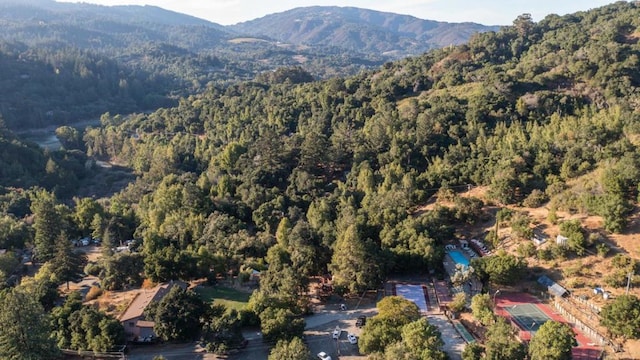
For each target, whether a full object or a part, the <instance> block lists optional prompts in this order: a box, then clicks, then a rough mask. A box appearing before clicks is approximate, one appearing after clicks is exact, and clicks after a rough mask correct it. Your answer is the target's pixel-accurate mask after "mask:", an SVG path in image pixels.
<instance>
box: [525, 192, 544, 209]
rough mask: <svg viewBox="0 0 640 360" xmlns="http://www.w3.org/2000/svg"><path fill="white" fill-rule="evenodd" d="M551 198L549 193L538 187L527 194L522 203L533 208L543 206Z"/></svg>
mask: <svg viewBox="0 0 640 360" xmlns="http://www.w3.org/2000/svg"><path fill="white" fill-rule="evenodd" d="M548 200H549V197H548V196H547V194H545V193H544V192H542V191H541V190H538V189H533V191H532V192H531V193H530V194H529V196H527V197H526V198H525V199H524V201H522V205H524V206H526V207H531V208H537V207H540V206H542V204H544V203H545V202H547V201H548Z"/></svg>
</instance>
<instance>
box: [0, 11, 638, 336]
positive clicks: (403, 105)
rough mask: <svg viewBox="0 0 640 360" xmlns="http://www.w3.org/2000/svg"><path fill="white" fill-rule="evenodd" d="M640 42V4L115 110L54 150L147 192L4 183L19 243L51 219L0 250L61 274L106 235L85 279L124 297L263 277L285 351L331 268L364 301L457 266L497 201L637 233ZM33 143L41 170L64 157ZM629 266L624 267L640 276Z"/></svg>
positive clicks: (522, 260) (284, 71)
mask: <svg viewBox="0 0 640 360" xmlns="http://www.w3.org/2000/svg"><path fill="white" fill-rule="evenodd" d="M639 39H640V6H639V5H637V4H636V3H629V2H618V3H615V4H612V5H608V6H604V7H601V8H598V9H594V10H590V11H588V12H578V13H575V14H570V15H566V16H556V15H550V16H548V17H546V18H545V19H543V20H541V21H540V22H538V23H534V22H533V21H532V20H531V18H530V17H529V16H527V15H526V14H525V15H522V16H520V17H518V18H517V19H515V20H514V23H513V26H508V27H504V28H502V29H500V30H499V31H498V32H487V33H481V34H476V35H474V36H473V37H472V38H471V39H470V40H469V41H468V42H467V43H466V44H462V45H457V46H449V47H446V48H443V49H439V50H433V51H430V52H428V53H426V54H423V55H420V56H416V57H412V58H408V59H404V60H401V61H397V62H388V63H385V64H384V65H383V66H382V67H380V68H378V69H376V70H370V71H367V72H361V73H359V74H358V75H354V76H349V77H335V78H331V79H327V80H322V81H311V80H312V76H310V75H309V73H308V72H306V71H305V70H303V69H301V68H281V69H279V70H277V71H275V72H273V73H268V74H263V75H262V76H258V77H256V78H255V79H253V80H252V81H245V82H238V83H234V84H227V85H225V86H216V85H214V84H212V85H211V86H209V87H208V88H207V90H206V91H204V92H202V93H201V94H198V95H192V96H189V97H185V98H181V99H180V100H179V103H178V105H177V106H176V107H172V108H164V109H160V110H158V111H155V112H153V113H149V114H145V113H139V114H133V115H130V116H120V115H112V114H105V115H103V116H102V119H101V123H102V126H100V127H95V128H88V129H87V130H86V131H85V133H84V134H83V137H82V139H83V142H84V144H80V146H78V145H77V144H76V147H77V148H79V149H78V150H76V151H75V152H68V151H67V150H62V151H61V152H57V153H55V156H67V155H68V154H72V153H77V152H83V151H85V154H86V156H87V157H88V158H93V159H99V160H109V161H112V162H115V163H118V164H121V165H124V166H127V167H129V168H131V169H132V171H134V172H135V173H136V174H137V176H138V177H137V179H136V180H135V181H134V182H132V183H131V184H129V186H128V187H127V188H126V189H124V190H123V191H121V192H120V193H118V194H116V195H114V196H113V197H110V198H108V199H100V200H95V199H89V198H87V199H77V198H76V199H74V200H73V202H71V201H65V202H64V203H63V202H62V200H63V199H56V196H58V197H60V198H63V197H64V195H66V194H65V193H64V192H61V191H60V189H56V188H55V187H54V186H51V184H41V185H42V186H44V187H45V188H46V190H31V191H29V192H26V193H25V192H21V191H15V189H6V191H5V194H2V195H1V196H0V205H1V206H0V209H2V210H3V211H4V212H5V218H4V223H5V224H7V225H6V226H5V227H4V228H3V229H4V231H5V233H6V234H8V235H7V236H6V238H7V239H15V238H16V235H15V234H23V233H22V232H21V231H23V228H22V227H20V224H22V222H21V220H20V219H21V217H22V216H24V215H27V214H29V213H33V214H35V219H36V222H35V223H34V224H33V229H34V232H33V237H32V238H31V237H30V236H31V235H29V236H25V237H24V238H23V241H22V244H20V243H19V242H18V243H17V244H16V245H14V242H9V241H8V240H7V241H6V242H5V244H2V243H0V247H3V246H5V247H9V248H11V247H15V248H18V247H19V246H21V245H24V242H25V239H26V242H31V243H33V244H34V247H35V252H36V254H37V256H38V259H39V260H41V261H50V260H51V261H52V259H54V258H56V255H55V254H57V253H56V252H57V251H58V250H59V249H58V248H57V247H56V246H55V245H56V244H59V243H61V241H60V239H61V238H62V239H65V236H66V235H68V234H72V235H73V236H81V235H82V236H86V235H89V234H92V235H93V236H94V237H101V238H102V240H103V249H104V254H103V255H104V257H103V258H102V259H101V260H100V261H99V262H96V263H95V264H91V265H90V266H88V267H87V268H86V269H85V270H86V271H87V272H88V273H90V274H94V275H97V276H99V277H100V279H101V281H102V282H103V283H102V286H103V287H104V288H105V289H107V290H110V289H122V288H125V287H129V286H139V285H140V284H141V282H142V281H143V279H148V280H151V281H153V282H162V281H168V280H173V279H176V278H179V279H182V280H191V279H197V278H204V277H208V278H209V279H210V280H211V281H212V282H213V281H215V276H216V275H217V274H234V275H238V274H240V275H241V276H246V277H248V276H249V274H250V272H251V271H252V269H257V270H260V271H262V272H261V275H260V277H261V278H260V287H259V289H258V290H256V291H255V292H254V293H253V295H252V297H251V300H250V301H249V309H248V310H247V311H246V312H244V313H242V314H240V315H238V316H239V318H242V319H243V321H246V323H252V324H255V323H258V322H260V321H262V324H263V326H264V327H265V328H266V327H267V326H266V325H265V324H267V323H268V324H269V326H272V328H270V330H271V331H272V332H271V333H268V332H267V331H266V330H264V329H263V333H264V334H265V335H264V336H265V339H269V340H275V339H278V338H279V337H278V336H281V338H286V337H287V336H288V338H290V337H291V336H293V335H291V333H300V332H301V328H303V327H304V326H302V327H301V326H300V325H301V324H300V322H299V320H300V319H299V318H298V316H299V315H301V314H303V313H305V311H307V310H308V307H307V305H308V302H307V301H308V298H306V297H305V296H303V294H304V293H306V291H307V285H308V281H309V276H312V275H323V274H327V273H329V274H330V275H331V276H332V284H333V286H334V287H335V290H336V292H338V293H340V294H347V293H359V292H362V291H364V290H367V289H378V286H379V285H380V283H381V281H382V280H383V279H385V278H387V277H388V276H390V275H392V274H402V273H406V272H420V271H425V272H426V271H429V270H431V271H433V272H435V273H442V259H443V256H444V246H443V245H444V243H445V242H446V241H449V240H451V239H453V238H454V237H455V230H456V228H457V227H462V226H464V225H466V224H473V223H476V222H478V221H480V220H481V219H482V217H483V207H484V206H485V205H492V206H496V207H498V208H499V207H503V206H506V205H512V204H523V203H524V204H528V206H532V207H537V206H540V205H542V204H545V206H547V207H549V208H551V209H553V210H554V211H555V210H558V211H566V212H568V213H576V212H580V213H584V214H588V215H595V216H600V217H602V218H603V227H604V229H603V233H604V234H611V233H617V232H621V231H624V229H625V227H626V226H627V222H628V220H629V218H630V214H631V212H632V211H633V210H634V209H636V208H637V205H638V184H640V171H639V170H638V169H640V149H639V146H640V125H639V124H640V110H639V109H640V89H639V88H640V73H639V72H638V71H637V70H638V68H640V66H639V65H640V64H639V61H640V43H639ZM0 134H1V133H0ZM3 138H4V139H5V141H4V142H2V143H0V145H2V146H7V148H9V149H11V148H10V147H15V146H18V145H17V144H16V143H15V142H12V139H11V137H10V136H8V135H3ZM67 138H75V139H76V140H77V139H78V136H77V135H76V136H71V137H67ZM20 146H21V145H20ZM71 147H72V146H67V149H69V148H71ZM27 150H28V152H27V155H29V154H32V152H33V155H29V156H33V158H34V159H35V161H37V162H36V164H42V163H43V162H44V161H45V160H44V159H45V158H46V157H47V156H49V157H51V158H53V156H54V155H52V154H44V155H43V154H42V153H39V152H37V151H36V150H31V149H30V148H27ZM83 155H84V154H83ZM47 161H49V160H47ZM52 161H53V160H52ZM16 166H17V165H16ZM52 166H53V165H52ZM47 169H49V166H48V164H47ZM55 169H56V168H55V167H52V168H51V173H52V174H56V171H55ZM18 170H20V171H22V169H18ZM18 170H15V171H18ZM24 171H27V170H24ZM34 171H36V170H34ZM39 171H42V170H39ZM47 171H48V170H47ZM36 172H37V171H36ZM18 173H19V172H18ZM473 186H484V187H487V188H488V194H487V196H488V198H487V201H486V203H484V202H483V201H482V200H480V199H477V198H467V197H455V196H452V199H453V201H452V202H453V205H452V206H450V207H444V206H436V207H434V208H432V209H426V210H425V208H422V210H421V211H417V209H418V208H419V207H421V206H422V205H424V204H425V203H426V202H427V201H428V200H429V199H430V198H431V196H432V195H434V194H435V193H436V192H442V193H443V194H446V193H448V192H451V191H452V189H458V188H459V187H463V188H468V187H473ZM47 190H53V191H47ZM28 204H30V205H31V207H30V208H28ZM56 204H57V205H56ZM27 208H28V210H27ZM38 219H41V220H38ZM42 219H46V220H47V221H46V222H45V221H44V220H42ZM499 221H500V220H499V219H498V218H496V222H499ZM47 224H49V225H50V224H55V226H49V225H47ZM570 225H571V223H569V225H565V226H566V227H570ZM578 228H579V225H578ZM527 229H528V228H527ZM573 232H574V233H576V232H579V231H578V230H575V229H574V231H573ZM29 234H30V233H29ZM9 235H11V236H9ZM72 235H70V236H69V237H72ZM581 235H582V234H581ZM129 238H133V239H138V240H140V242H139V243H138V247H137V249H138V250H139V253H118V254H114V253H113V251H112V246H114V245H117V244H119V242H121V241H123V240H125V239H129ZM31 239H32V241H31ZM570 241H571V242H570V246H569V247H568V250H566V252H572V256H577V257H580V256H583V255H584V253H585V252H584V250H585V249H587V250H589V251H591V252H595V251H596V249H595V248H596V245H597V244H596V243H595V242H589V241H588V240H587V239H586V238H585V237H584V236H577V237H575V238H572V239H570ZM63 250H64V249H62V250H60V251H63ZM544 255H545V256H556V255H554V254H547V253H545V254H544ZM565 255H566V253H563V254H561V255H558V259H559V260H558V261H560V260H561V256H565ZM605 255H606V252H605ZM622 257H624V256H622ZM534 258H535V259H536V262H537V261H538V260H542V258H541V255H539V253H537V252H536V251H535V249H534V251H533V252H532V253H530V254H529V253H527V254H525V255H522V256H519V257H518V258H517V259H516V257H515V256H514V255H511V254H505V253H500V254H499V255H496V256H493V257H489V258H488V259H491V260H480V261H479V262H478V263H474V265H475V264H479V266H478V267H477V268H478V269H479V271H480V272H483V271H486V273H481V274H480V275H479V276H484V277H483V280H487V281H488V279H489V278H490V275H488V272H490V271H491V269H489V268H490V265H492V266H494V268H498V269H499V270H500V271H502V270H504V269H503V268H502V265H503V264H504V263H503V261H504V262H505V263H508V264H507V265H505V267H507V268H509V270H511V268H512V267H511V265H512V264H515V265H514V266H513V267H514V268H515V270H514V273H513V274H515V275H513V274H512V273H509V274H507V275H509V276H507V275H505V276H504V277H503V278H500V279H499V280H498V281H502V282H501V283H500V284H504V285H512V284H513V283H515V282H518V281H525V280H535V279H533V277H534V275H533V272H530V271H525V270H527V269H528V268H527V266H528V265H527V263H528V261H529V260H531V261H533V259H534ZM483 259H485V258H483ZM624 259H627V258H624ZM624 259H623V260H624ZM628 259H629V263H630V264H631V265H629V266H627V265H626V263H623V261H622V260H621V261H620V264H621V265H620V268H621V269H622V268H623V269H625V271H626V270H628V269H630V270H629V272H630V273H637V272H638V267H639V266H637V261H636V260H635V259H633V258H628ZM482 261H486V262H484V263H483V262H482ZM624 261H626V260H624ZM490 262H491V263H490ZM483 264H488V265H486V266H484V265H483ZM556 264H557V263H556ZM625 266H626V267H625ZM52 268H53V267H52ZM53 269H55V268H53ZM504 272H505V273H507V272H508V270H504ZM617 273H620V271H617ZM243 274H244V275H243ZM626 274H627V273H626V272H622V277H623V278H624V276H625V275H626ZM530 277H531V279H530ZM61 278H62V276H61V277H59V278H57V279H61ZM491 280H492V281H494V279H491ZM634 281H636V282H634V283H633V284H634V286H636V285H638V282H637V280H634ZM612 286H616V287H619V288H621V287H622V286H623V285H622V284H621V283H620V281H617V282H615V283H614V285H612ZM495 294H497V293H495ZM495 294H494V300H495ZM485 297H487V298H488V295H485ZM636 300H637V299H636ZM634 301H635V300H634ZM630 304H631V303H630ZM638 304H640V303H639V302H637V301H636V302H634V303H633V304H631V305H629V307H632V308H634V309H636V310H638V309H640V307H638ZM634 311H635V310H634ZM605 313H606V312H605ZM236 315H237V314H236ZM283 319H284V320H283ZM633 321H636V320H633ZM273 322H279V323H278V324H276V325H274V324H273ZM613 323H616V320H615V319H614V320H612V322H611V323H609V325H607V326H608V327H609V328H614V326H613V325H611V324H613ZM302 325H303V324H302ZM206 326H208V329H209V330H210V331H212V330H211V329H212V328H213V326H214V325H211V324H209V323H208V324H207V325H206ZM277 326H280V327H277ZM287 326H288V327H287ZM274 328H276V329H275V330H273V329H274ZM636 328H637V327H636ZM278 331H282V333H278ZM282 334H284V335H282ZM626 334H631V335H626ZM626 334H625V336H628V337H629V338H631V337H638V334H637V331H636V332H633V331H631V332H628V333H626ZM63 335H64V334H62V335H59V336H61V337H62V336H63ZM268 336H271V337H268ZM216 339H217V338H216Z"/></svg>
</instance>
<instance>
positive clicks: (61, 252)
mask: <svg viewBox="0 0 640 360" xmlns="http://www.w3.org/2000/svg"><path fill="white" fill-rule="evenodd" d="M50 262H51V271H52V272H53V274H54V275H55V278H56V279H57V280H58V281H59V282H66V283H67V290H69V282H70V281H71V280H74V279H76V278H77V277H78V275H79V274H81V273H82V269H83V268H84V266H85V265H86V263H87V257H86V256H85V255H84V254H82V253H79V252H76V251H74V250H73V247H72V244H71V241H69V240H68V239H67V236H66V234H65V233H62V234H60V236H59V237H58V241H57V242H56V244H55V256H54V258H53V259H51V261H50Z"/></svg>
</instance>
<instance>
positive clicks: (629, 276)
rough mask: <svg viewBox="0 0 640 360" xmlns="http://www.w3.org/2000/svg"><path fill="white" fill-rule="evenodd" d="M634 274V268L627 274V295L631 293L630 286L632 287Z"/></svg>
mask: <svg viewBox="0 0 640 360" xmlns="http://www.w3.org/2000/svg"><path fill="white" fill-rule="evenodd" d="M632 276H633V270H629V274H628V275H627V295H629V288H630V287H631V277H632Z"/></svg>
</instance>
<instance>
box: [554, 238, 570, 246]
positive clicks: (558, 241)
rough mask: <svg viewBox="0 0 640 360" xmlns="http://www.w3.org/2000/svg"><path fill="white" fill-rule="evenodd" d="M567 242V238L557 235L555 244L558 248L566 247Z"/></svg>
mask: <svg viewBox="0 0 640 360" xmlns="http://www.w3.org/2000/svg"><path fill="white" fill-rule="evenodd" d="M567 241H569V238H568V237H566V236H564V235H558V236H557V237H556V244H558V245H560V246H567Z"/></svg>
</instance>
